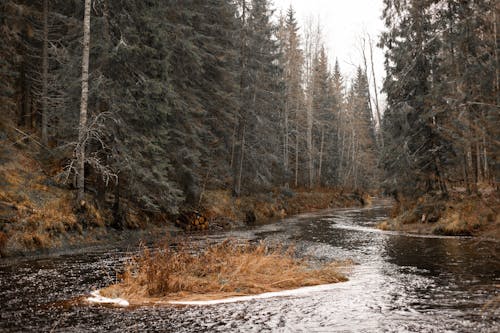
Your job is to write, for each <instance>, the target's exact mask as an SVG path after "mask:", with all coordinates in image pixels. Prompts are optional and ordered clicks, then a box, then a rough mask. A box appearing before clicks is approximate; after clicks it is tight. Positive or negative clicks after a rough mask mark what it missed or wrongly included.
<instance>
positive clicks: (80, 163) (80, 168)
mask: <svg viewBox="0 0 500 333" xmlns="http://www.w3.org/2000/svg"><path fill="white" fill-rule="evenodd" d="M89 53H90V0H85V15H84V18H83V55H82V96H81V102H80V125H79V129H78V145H77V152H76V158H77V170H76V174H77V175H76V187H77V191H78V192H77V203H78V204H79V205H82V204H83V203H84V201H83V200H84V194H85V131H86V127H87V103H88V95H89Z"/></svg>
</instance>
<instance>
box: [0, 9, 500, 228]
mask: <svg viewBox="0 0 500 333" xmlns="http://www.w3.org/2000/svg"><path fill="white" fill-rule="evenodd" d="M1 9H2V10H1V13H2V16H1V18H0V20H1V21H0V26H1V33H2V41H3V42H2V45H1V46H0V54H1V57H0V65H1V73H2V80H1V81H0V85H1V86H0V98H1V107H2V113H1V120H2V122H1V126H2V127H1V131H2V138H3V142H4V144H3V145H4V148H3V150H4V151H3V152H2V154H4V155H6V156H7V155H9V156H12V155H16V154H18V153H20V151H21V152H23V149H24V153H25V154H28V155H30V156H31V157H33V158H34V160H35V161H36V163H38V165H39V166H40V168H41V169H42V170H43V173H44V175H46V176H47V177H48V180H46V182H49V183H51V184H56V185H57V186H58V187H59V188H61V187H62V188H66V189H68V190H69V191H71V193H75V199H76V200H75V202H76V206H77V207H76V209H81V208H82V207H83V206H84V205H85V204H86V203H90V202H97V204H96V206H98V207H97V209H103V208H102V206H106V207H107V208H108V209H112V210H113V216H114V218H115V220H116V219H117V218H118V219H119V218H120V216H123V214H125V215H126V214H127V210H128V209H129V207H132V206H133V207H134V209H136V211H137V210H138V211H139V212H140V214H152V215H155V214H167V215H168V214H176V213H177V212H179V211H182V210H185V209H187V208H189V209H191V208H197V207H198V206H199V204H200V202H201V196H203V194H204V192H206V191H210V190H225V191H230V193H231V195H232V196H233V197H235V198H238V197H240V196H242V195H243V196H245V195H254V194H258V193H267V192H269V191H273V190H276V189H279V190H280V191H285V192H286V191H288V189H307V190H313V189H320V188H335V189H341V191H342V192H343V191H344V190H345V191H346V192H352V191H356V192H363V191H364V192H371V193H380V194H384V195H390V196H392V197H394V198H395V199H396V202H397V203H398V204H401V205H402V206H403V209H408V207H407V206H408V205H409V204H408V203H412V202H414V201H415V200H416V199H417V198H419V197H422V196H425V195H428V196H430V197H431V198H434V197H436V196H440V197H443V196H444V197H448V195H449V193H450V192H453V191H454V189H457V188H459V189H465V192H466V193H467V194H468V195H472V194H478V193H479V192H480V191H481V189H484V188H488V191H489V193H491V191H492V189H493V194H494V195H495V196H496V194H497V193H498V174H499V164H498V148H499V146H498V145H499V141H498V137H499V130H498V124H499V112H498V111H499V110H498V108H499V107H498V105H499V98H500V94H499V92H498V89H499V69H498V34H497V21H498V19H497V14H498V4H496V2H495V1H491V0H481V1H479V0H477V1H468V2H465V3H464V2H460V1H452V0H448V1H437V0H436V1H430V0H429V1H396V0H386V1H384V11H383V14H382V17H383V19H384V22H385V26H386V31H385V32H384V33H383V34H382V35H381V37H380V40H379V41H378V44H377V45H374V44H375V43H376V41H373V40H372V38H371V37H370V40H369V43H368V44H369V45H368V46H369V47H366V43H365V45H364V47H363V59H364V63H361V64H359V66H358V69H357V71H356V74H355V75H354V77H353V78H352V79H348V78H346V77H345V76H344V75H343V73H342V69H341V68H340V66H339V63H338V61H337V62H335V61H330V60H329V59H331V57H330V55H329V54H328V52H327V51H326V49H325V45H324V38H325V37H324V34H323V32H322V31H321V26H320V24H319V23H315V22H310V23H309V24H307V25H306V26H305V27H300V26H299V23H298V21H297V18H296V13H295V11H294V9H293V7H290V8H289V9H288V10H287V11H285V12H280V13H277V12H276V11H275V10H274V9H273V7H272V4H271V3H270V1H268V0H210V1H205V0H198V1H197V0H190V1H108V0H101V1H93V2H91V1H57V0H50V1H49V0H44V1H14V0H9V1H6V0H4V1H2V3H1ZM365 42H366V41H365ZM377 46H378V47H381V48H383V49H384V51H385V56H386V62H385V68H386V78H385V80H384V84H383V87H377V82H376V78H375V72H374V69H373V48H374V47H377ZM370 58H371V59H370ZM370 60H371V61H370ZM379 88H382V89H381V90H382V93H383V94H384V96H386V99H387V100H386V103H385V104H386V105H385V107H384V109H382V105H381V103H380V101H379V99H380V97H379V91H378V90H379ZM23 145H24V146H23ZM12 147H14V148H16V149H17V150H12ZM19 147H21V148H20V149H19ZM23 147H24V148H23ZM40 168H38V169H40ZM4 173H8V172H7V171H5V172H4ZM5 177H6V176H5V175H4V178H5ZM495 193H496V194H495ZM6 196H7V195H6V194H4V200H3V201H4V202H5V201H9V200H6V198H5V197H6ZM110 198H111V199H110ZM78 206H80V207H78Z"/></svg>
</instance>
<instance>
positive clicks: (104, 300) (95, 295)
mask: <svg viewBox="0 0 500 333" xmlns="http://www.w3.org/2000/svg"><path fill="white" fill-rule="evenodd" d="M90 295H92V296H91V297H87V302H89V303H98V304H113V305H117V306H123V307H127V306H129V305H130V304H129V302H128V301H127V300H125V299H123V298H109V297H104V296H101V294H100V293H99V290H95V291H93V292H91V293H90Z"/></svg>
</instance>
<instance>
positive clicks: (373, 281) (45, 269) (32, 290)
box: [0, 201, 500, 332]
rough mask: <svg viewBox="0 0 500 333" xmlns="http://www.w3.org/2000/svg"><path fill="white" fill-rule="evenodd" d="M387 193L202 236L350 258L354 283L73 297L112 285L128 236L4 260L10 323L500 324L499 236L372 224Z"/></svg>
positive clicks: (346, 327)
mask: <svg viewBox="0 0 500 333" xmlns="http://www.w3.org/2000/svg"><path fill="white" fill-rule="evenodd" d="M387 210H388V202H384V201H380V202H376V203H375V204H374V205H372V206H371V207H367V208H362V209H337V210H330V211H322V212H318V213H314V214H305V215H301V216H298V217H294V218H290V219H287V220H284V221H279V222H276V223H272V224H267V225H264V226H258V227H254V228H251V229H242V230H236V231H230V232H227V233H224V234H217V235H215V234H213V235H210V234H209V235H195V236H192V241H194V242H206V241H210V242H214V241H218V240H221V239H224V238H226V237H234V238H239V239H248V240H259V239H263V240H266V241H271V242H282V243H294V244H295V246H296V247H297V249H298V251H299V253H301V254H303V255H308V256H314V257H316V258H318V259H320V260H321V259H324V260H331V259H352V260H353V261H354V262H355V263H356V264H355V265H353V266H352V269H351V270H350V272H349V275H348V277H349V281H348V282H345V283H338V284H336V285H334V286H333V287H332V288H331V289H329V290H328V291H321V292H312V293H310V294H306V295H296V296H287V297H277V298H270V299H258V300H251V301H245V302H237V303H228V304H218V305H207V306H170V307H142V308H112V307H105V306H98V305H94V306H89V305H84V304H82V303H81V302H76V301H73V302H67V301H68V300H72V299H76V298H78V297H80V296H82V295H87V294H88V293H89V291H91V290H95V289H98V288H100V287H103V286H105V285H108V284H110V283H112V282H113V281H114V279H115V276H116V274H115V273H116V271H117V270H119V269H120V267H121V266H122V264H123V262H124V261H125V260H126V259H127V258H128V257H129V256H130V253H131V252H133V251H135V248H133V247H131V248H129V249H127V248H126V247H124V246H123V245H120V246H114V247H108V248H94V249H86V250H85V251H80V252H76V253H75V252H73V253H66V254H64V253H61V254H58V255H52V256H49V257H37V258H34V259H33V258H31V259H26V258H24V259H19V258H18V259H4V260H2V261H0V309H1V311H0V331H1V332H4V331H5V332H50V331H52V332H89V331H97V332H101V331H106V332H108V331H116V332H145V331H161V332H218V331H222V332H500V318H499V317H500V316H499V315H500V309H499V308H500V292H499V287H500V261H499V254H500V252H499V250H500V242H495V241H477V240H474V239H471V238H453V237H448V238H447V237H418V236H410V235H405V234H399V233H393V232H382V231H378V230H377V229H375V228H374V226H375V224H376V223H377V222H378V221H380V220H381V219H383V218H385V217H386V215H387Z"/></svg>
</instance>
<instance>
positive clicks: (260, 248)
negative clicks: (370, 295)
mask: <svg viewBox="0 0 500 333" xmlns="http://www.w3.org/2000/svg"><path fill="white" fill-rule="evenodd" d="M340 281H346V278H345V276H344V275H343V274H341V273H340V272H339V264H336V263H328V264H322V265H320V264H316V265H314V264H313V263H311V262H308V261H306V260H304V259H298V258H296V257H295V256H294V250H293V248H288V249H285V248H282V247H274V248H270V247H268V246H266V245H264V244H262V243H261V244H257V245H251V244H248V243H244V244H238V243H236V242H235V241H225V242H223V243H220V244H217V245H212V246H209V247H208V248H206V249H204V250H201V251H199V252H198V251H193V249H191V248H189V247H187V246H186V245H184V246H180V247H178V248H177V249H173V248H172V247H170V246H169V245H168V244H165V245H164V246H162V247H160V248H159V249H157V250H154V251H151V250H148V249H144V250H143V251H142V252H141V253H140V254H139V255H137V256H136V257H134V258H133V259H132V260H131V261H130V262H129V263H128V265H126V267H125V273H123V275H121V276H120V282H119V283H117V284H115V285H112V286H110V287H108V288H105V289H103V290H101V294H102V295H103V296H105V297H111V298H123V299H127V300H128V301H129V302H130V303H131V304H132V305H134V304H136V305H140V304H146V303H153V302H167V301H173V300H209V299H221V298H227V297H233V296H244V295H254V294H260V293H264V292H271V291H281V290H288V289H294V288H298V287H304V286H314V285H320V284H329V283H336V282H340Z"/></svg>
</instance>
